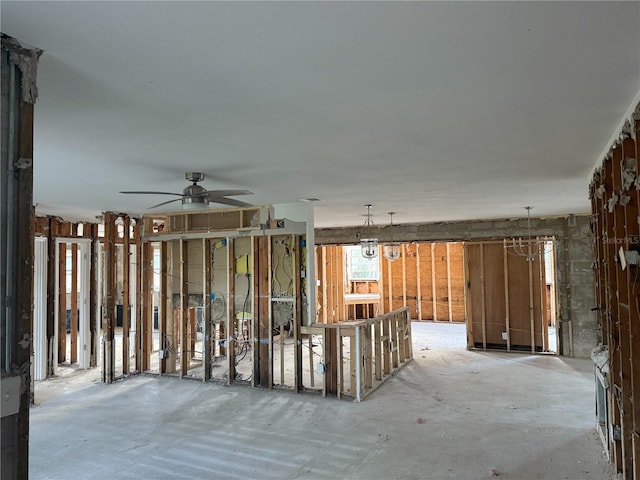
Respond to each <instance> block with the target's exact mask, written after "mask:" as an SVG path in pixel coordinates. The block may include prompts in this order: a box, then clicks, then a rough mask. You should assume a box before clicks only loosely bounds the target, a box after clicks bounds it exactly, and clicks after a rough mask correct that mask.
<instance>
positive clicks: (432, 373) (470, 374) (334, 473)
mask: <svg viewBox="0 0 640 480" xmlns="http://www.w3.org/2000/svg"><path fill="white" fill-rule="evenodd" d="M447 327H449V326H448V325H443V324H424V323H420V324H416V323H414V325H413V332H414V356H415V360H414V361H413V362H410V363H409V364H408V365H407V366H406V367H405V368H404V369H403V370H402V371H400V372H399V373H398V374H397V375H396V376H394V377H393V378H391V379H390V380H389V382H388V383H387V384H385V385H384V386H382V387H381V388H379V389H378V390H377V391H376V392H374V393H373V394H372V395H371V396H370V397H368V398H367V399H366V400H365V401H364V402H362V403H360V404H356V403H354V402H349V401H340V400H336V399H331V398H329V399H325V398H322V397H319V396H314V395H310V394H309V395H307V394H302V395H296V394H293V393H289V392H278V391H266V390H253V389H250V388H246V387H240V386H238V387H225V386H220V385H217V384H211V383H209V384H203V383H200V382H196V381H191V380H179V379H176V378H167V377H161V378H159V377H153V376H138V377H134V378H130V379H126V380H123V381H120V382H117V383H115V384H113V385H102V384H98V383H92V382H89V383H86V384H85V385H83V386H79V385H74V388H70V387H69V385H68V384H67V386H66V387H65V388H66V390H65V391H63V392H61V394H59V395H57V396H55V395H52V394H51V392H50V391H49V395H47V397H46V399H45V400H44V401H42V403H40V404H39V405H38V406H36V407H34V408H33V409H32V411H31V439H30V448H31V458H30V475H31V478H32V479H76V478H77V479H87V480H88V479H116V478H117V479H129V478H132V479H137V480H143V479H187V478H188V479H271V478H273V479H276V478H277V479H294V478H295V479H298V478H306V479H407V480H408V479H433V480H439V479H456V480H466V479H469V480H475V479H484V478H491V477H495V476H498V477H500V478H504V479H511V480H535V479H570V480H574V479H585V480H590V479H594V480H595V479H597V480H602V479H606V478H610V469H609V465H608V462H607V460H606V459H605V457H604V456H603V454H602V447H601V444H600V443H599V440H598V438H597V436H596V433H595V430H594V422H595V419H594V382H593V374H592V365H591V362H590V361H588V360H581V359H567V358H560V357H555V356H543V355H537V356H533V355H525V354H507V353H484V352H476V351H466V350H465V349H464V336H463V337H462V340H461V339H460V332H462V335H464V329H463V328H462V330H461V329H460V326H457V325H453V326H450V328H449V329H447ZM456 329H458V330H456ZM438 332H439V334H438ZM443 332H444V333H443ZM456 332H458V333H456ZM456 342H457V343H456ZM611 478H613V477H611Z"/></svg>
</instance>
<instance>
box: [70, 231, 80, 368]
mask: <svg viewBox="0 0 640 480" xmlns="http://www.w3.org/2000/svg"><path fill="white" fill-rule="evenodd" d="M75 229H76V226H75V225H73V230H74V231H75ZM70 287H71V358H70V359H69V363H72V364H73V363H77V362H78V244H77V243H76V242H73V243H72V244H71V285H70Z"/></svg>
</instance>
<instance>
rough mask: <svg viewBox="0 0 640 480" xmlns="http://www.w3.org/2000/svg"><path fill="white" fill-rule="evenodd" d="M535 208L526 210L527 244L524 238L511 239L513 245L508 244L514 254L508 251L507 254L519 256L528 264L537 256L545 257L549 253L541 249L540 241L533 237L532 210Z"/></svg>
mask: <svg viewBox="0 0 640 480" xmlns="http://www.w3.org/2000/svg"><path fill="white" fill-rule="evenodd" d="M532 208H533V207H531V206H527V207H524V209H525V210H526V211H527V240H526V242H523V241H522V238H519V239H518V240H517V241H516V239H515V238H513V239H511V245H509V244H508V243H507V246H508V247H511V249H512V250H513V251H512V252H510V251H509V249H507V253H511V254H512V255H517V256H519V257H525V258H526V259H527V262H533V261H534V260H535V258H536V257H537V256H544V255H545V254H546V253H549V252H547V251H546V250H545V248H540V241H539V240H538V239H537V238H535V239H534V238H533V237H532V236H531V209H532ZM534 241H535V248H533V245H532V242H534Z"/></svg>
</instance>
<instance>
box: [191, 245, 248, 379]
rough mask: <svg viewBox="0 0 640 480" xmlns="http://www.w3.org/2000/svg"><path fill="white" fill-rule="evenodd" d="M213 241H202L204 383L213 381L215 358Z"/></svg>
mask: <svg viewBox="0 0 640 480" xmlns="http://www.w3.org/2000/svg"><path fill="white" fill-rule="evenodd" d="M211 255H213V252H212V250H211V239H208V238H203V239H202V325H203V328H202V334H203V338H202V365H203V368H204V371H203V374H202V381H203V382H206V381H209V380H210V379H211V361H212V358H213V353H212V352H213V350H214V348H213V342H214V341H215V338H213V337H215V335H212V334H211V330H212V329H211V321H212V316H211ZM254 338H255V337H254Z"/></svg>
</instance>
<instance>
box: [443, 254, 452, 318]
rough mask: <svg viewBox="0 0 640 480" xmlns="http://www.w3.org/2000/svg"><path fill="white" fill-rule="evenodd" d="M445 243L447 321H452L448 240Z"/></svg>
mask: <svg viewBox="0 0 640 480" xmlns="http://www.w3.org/2000/svg"><path fill="white" fill-rule="evenodd" d="M445 245H446V249H447V304H448V307H449V322H453V304H452V303H451V253H450V248H449V242H447V243H446V244H445Z"/></svg>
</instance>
